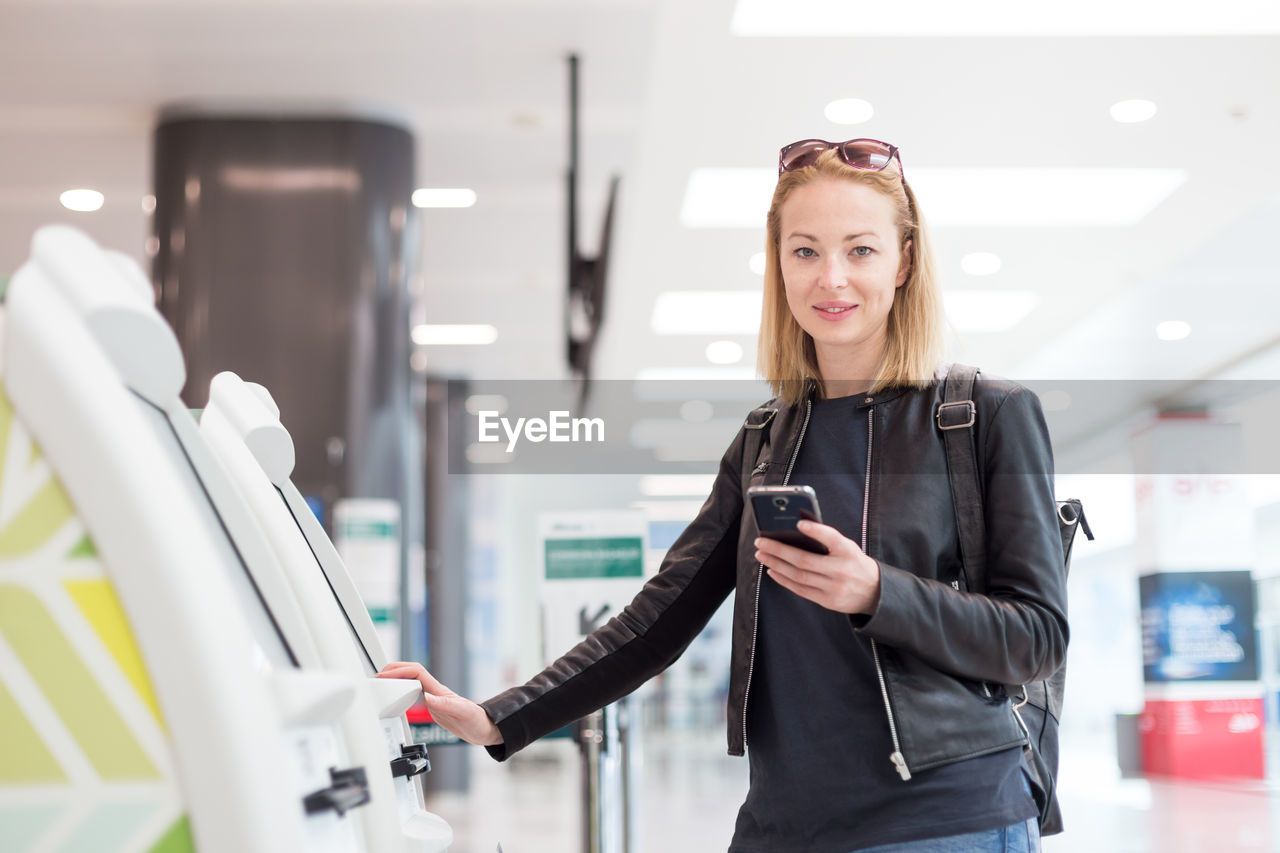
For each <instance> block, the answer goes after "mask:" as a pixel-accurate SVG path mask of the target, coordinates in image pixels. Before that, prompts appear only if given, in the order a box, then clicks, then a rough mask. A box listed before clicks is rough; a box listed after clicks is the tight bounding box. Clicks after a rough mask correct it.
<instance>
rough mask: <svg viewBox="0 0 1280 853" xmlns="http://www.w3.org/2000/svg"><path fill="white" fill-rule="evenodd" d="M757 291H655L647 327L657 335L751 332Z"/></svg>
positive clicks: (758, 298)
mask: <svg viewBox="0 0 1280 853" xmlns="http://www.w3.org/2000/svg"><path fill="white" fill-rule="evenodd" d="M762 299H763V294H762V293H761V292H760V291H759V290H669V291H667V292H665V293H659V294H658V299H657V301H656V302H654V305H653V317H652V319H651V320H650V327H651V328H652V329H653V331H654V333H655V334H659V335H754V334H756V333H757V332H759V331H760V305H761V301H762Z"/></svg>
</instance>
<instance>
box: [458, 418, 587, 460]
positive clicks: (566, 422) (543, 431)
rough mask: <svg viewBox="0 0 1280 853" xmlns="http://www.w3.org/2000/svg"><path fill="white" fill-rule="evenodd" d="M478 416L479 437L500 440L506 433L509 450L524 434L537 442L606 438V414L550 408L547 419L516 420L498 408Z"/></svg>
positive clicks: (508, 450) (585, 440)
mask: <svg viewBox="0 0 1280 853" xmlns="http://www.w3.org/2000/svg"><path fill="white" fill-rule="evenodd" d="M477 417H478V419H479V424H480V434H479V437H478V440H479V441H481V442H488V443H493V442H498V441H502V440H503V435H504V434H505V436H506V442H507V452H508V453H511V452H512V451H513V450H515V448H516V444H517V443H518V442H519V441H520V439H521V437H523V438H524V439H525V440H526V441H532V442H534V443H537V442H541V441H550V442H594V441H604V419H603V418H570V417H569V413H568V412H567V411H553V412H548V413H547V417H546V419H545V420H544V419H542V418H516V421H515V423H514V424H513V423H512V422H511V421H510V420H509V419H507V418H504V417H501V416H500V415H499V414H498V412H496V411H481V412H478V413H477Z"/></svg>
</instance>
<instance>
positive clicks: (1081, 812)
mask: <svg viewBox="0 0 1280 853" xmlns="http://www.w3.org/2000/svg"><path fill="white" fill-rule="evenodd" d="M1100 747H1105V745H1100V744H1098V743H1096V742H1095V741H1091V740H1087V739H1081V740H1080V741H1079V742H1073V741H1071V740H1069V739H1067V740H1064V742H1063V766H1062V769H1061V773H1060V784H1061V802H1062V806H1063V813H1064V816H1065V821H1066V823H1067V827H1068V831H1067V832H1066V833H1064V834H1062V835H1059V836H1055V837H1053V838H1049V839H1046V840H1045V843H1044V850H1045V853H1218V851H1276V850H1280V785H1277V784H1275V783H1263V782H1252V783H1190V782H1175V781H1153V780H1147V779H1125V778H1121V775H1120V772H1119V770H1118V768H1117V767H1116V763H1115V759H1114V755H1113V753H1112V752H1110V751H1109V750H1107V749H1106V748H1100ZM437 749H468V747H437ZM470 752H471V762H472V771H473V775H472V790H471V792H470V793H469V794H467V795H465V796H464V795H457V794H435V795H431V796H430V797H428V802H427V806H428V808H429V809H430V810H431V811H434V812H436V813H437V814H439V815H441V816H442V817H444V818H445V819H446V820H448V821H449V823H450V824H451V825H452V826H453V829H454V833H455V842H454V845H453V846H452V847H451V848H450V851H451V853H494V851H496V850H497V848H498V845H499V844H501V845H502V850H503V853H577V851H579V850H580V849H581V840H580V838H581V824H580V814H581V811H580V809H581V805H580V803H581V791H580V784H581V775H580V774H581V765H580V760H579V757H578V752H577V747H576V746H575V745H574V744H573V743H572V742H570V741H563V740H562V741H547V742H543V743H538V744H534V745H532V746H531V747H529V748H528V749H527V750H525V752H523V753H521V754H520V755H518V756H516V757H515V758H513V759H512V761H510V762H508V763H506V764H498V763H496V762H494V761H492V760H491V759H489V758H488V756H486V755H485V754H484V752H483V751H482V750H479V749H470ZM641 779H642V784H641V791H642V796H641V799H640V801H639V803H638V810H639V823H640V834H639V849H638V850H635V851H632V853H694V851H697V853H701V851H715V850H725V849H726V848H727V847H728V843H729V838H730V836H731V834H732V831H733V822H734V818H735V816H736V814H737V810H738V806H739V805H740V804H741V802H742V799H743V796H744V795H745V793H746V786H747V764H746V761H745V760H743V759H735V758H731V757H729V756H728V755H727V754H726V753H725V749H724V733H723V731H722V730H720V729H715V730H710V729H708V730H693V731H685V732H662V733H658V734H652V735H648V736H647V738H646V740H645V744H644V756H643V767H642V773H641Z"/></svg>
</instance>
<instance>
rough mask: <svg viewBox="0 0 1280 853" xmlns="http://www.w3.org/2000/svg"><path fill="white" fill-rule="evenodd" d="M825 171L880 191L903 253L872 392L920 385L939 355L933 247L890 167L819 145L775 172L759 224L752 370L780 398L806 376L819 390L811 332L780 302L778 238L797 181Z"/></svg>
mask: <svg viewBox="0 0 1280 853" xmlns="http://www.w3.org/2000/svg"><path fill="white" fill-rule="evenodd" d="M822 178H827V179H836V180H846V181H853V182H855V183H859V184H863V185H865V186H869V187H871V188H872V189H874V190H875V191H876V192H878V193H880V194H882V195H884V196H887V197H888V198H889V200H890V201H892V202H893V204H894V209H895V213H896V215H895V224H896V225H897V228H898V248H899V251H904V250H905V251H906V252H907V253H908V260H909V263H910V268H909V270H908V273H907V279H906V281H905V282H904V283H903V285H902V286H901V287H899V288H897V289H896V290H895V292H894V298H893V305H892V306H891V307H890V308H889V317H888V320H887V324H888V326H887V329H886V339H885V350H884V355H883V357H882V358H881V362H880V366H879V369H878V370H877V371H876V374H875V376H874V377H872V384H871V389H870V390H871V391H872V392H876V391H879V390H880V389H882V388H885V387H887V386H890V385H907V386H911V387H917V388H919V387H924V386H926V385H928V384H929V383H930V382H931V381H932V380H933V378H934V375H935V373H936V372H937V370H938V367H939V366H940V363H941V361H942V329H943V315H942V297H941V293H940V290H939V286H938V281H937V275H936V273H935V270H934V261H933V249H932V247H931V245H930V241H929V238H928V235H927V232H926V229H925V227H924V221H923V220H922V219H921V217H920V209H919V207H918V206H917V205H916V198H915V193H913V192H911V188H910V187H908V186H907V185H906V183H905V182H904V181H903V180H902V179H901V177H900V176H899V174H898V172H897V171H896V170H895V169H892V168H890V169H885V170H883V171H879V172H872V171H868V170H866V169H855V168H853V167H852V166H849V165H847V164H846V163H845V162H844V161H843V160H841V159H840V158H839V156H838V154H837V152H836V151H835V149H832V150H830V151H825V152H823V153H822V155H821V156H819V157H818V159H817V160H816V161H815V162H814V163H813V164H812V165H809V166H805V167H804V168H801V169H796V170H795V171H793V172H784V173H783V174H782V175H780V176H779V177H778V185H777V187H776V188H775V189H774V191H773V203H772V204H771V205H770V206H769V218H768V220H767V223H766V231H767V236H766V238H765V247H764V254H765V273H764V306H763V311H762V312H761V318H760V341H759V346H758V349H757V352H758V356H757V361H756V366H757V369H759V371H760V373H761V375H762V376H763V377H764V378H765V379H766V380H767V381H768V382H769V385H770V386H772V388H773V392H774V393H775V394H777V395H778V396H779V397H781V398H782V399H783V400H784V401H785V402H787V403H798V402H799V401H800V400H801V399H802V397H803V395H804V389H805V387H806V386H807V385H808V382H809V380H814V381H816V382H817V393H818V395H819V396H822V395H823V386H822V374H821V372H820V371H819V370H818V357H817V352H816V351H815V349H814V345H813V338H812V337H810V335H809V333H808V332H806V331H805V330H804V329H802V328H801V327H800V324H799V323H797V322H796V318H795V317H794V316H793V315H792V313H791V308H790V307H789V306H788V305H787V295H786V290H785V288H784V286H783V282H782V262H781V257H780V249H779V244H780V242H781V235H782V205H783V204H784V203H785V202H786V200H787V199H788V198H789V197H790V195H791V193H792V192H793V191H794V190H795V189H796V188H797V187H801V186H804V185H805V184H808V183H811V182H813V181H816V180H819V179H822Z"/></svg>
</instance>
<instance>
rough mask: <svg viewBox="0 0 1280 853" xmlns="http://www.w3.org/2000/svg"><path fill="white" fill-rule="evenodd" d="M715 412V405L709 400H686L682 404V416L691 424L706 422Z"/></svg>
mask: <svg viewBox="0 0 1280 853" xmlns="http://www.w3.org/2000/svg"><path fill="white" fill-rule="evenodd" d="M715 413H716V409H715V406H712V405H711V402H710V401H708V400H686V401H685V402H683V403H681V404H680V417H682V418H684V419H685V420H686V421H688V422H689V423H691V424H702V423H706V422H707V421H709V420H711V417H712V416H713V415H714V414H715Z"/></svg>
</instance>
